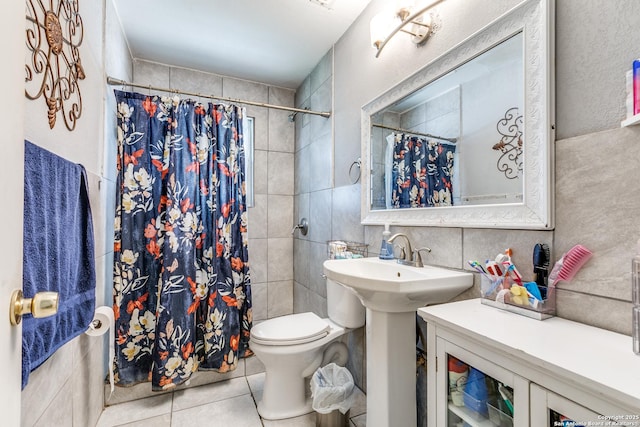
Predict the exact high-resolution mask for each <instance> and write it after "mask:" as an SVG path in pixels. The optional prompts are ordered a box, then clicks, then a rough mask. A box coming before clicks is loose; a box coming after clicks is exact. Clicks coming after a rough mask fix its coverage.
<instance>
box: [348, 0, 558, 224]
mask: <svg viewBox="0 0 640 427" xmlns="http://www.w3.org/2000/svg"><path fill="white" fill-rule="evenodd" d="M553 11H554V4H553V0H525V1H523V2H522V3H520V4H519V5H518V6H516V7H515V8H513V9H512V10H510V11H509V12H507V13H506V14H504V15H503V16H501V17H499V18H498V19H496V20H495V21H493V22H492V23H490V24H489V25H487V26H486V27H484V28H483V29H481V30H480V31H478V32H477V33H475V34H473V35H472V36H471V37H469V38H468V39H466V40H465V41H463V42H462V43H460V44H459V45H457V46H455V47H453V48H452V49H451V50H449V51H448V52H446V53H445V54H443V55H442V56H440V57H439V58H437V59H435V60H434V61H432V62H431V63H429V64H427V65H426V66H425V67H424V68H422V69H421V70H419V71H417V72H416V73H414V74H413V75H412V76H410V77H409V78H407V79H406V80H404V81H403V82H401V83H400V84H398V85H397V86H395V87H393V88H391V89H390V90H388V91H387V92H385V93H383V94H382V95H380V96H378V97H377V98H375V99H374V100H373V101H371V102H370V103H368V104H367V105H365V106H364V107H363V108H362V124H361V126H362V127H361V129H362V165H363V167H362V174H363V176H362V182H363V191H362V210H361V212H362V223H363V224H384V223H390V224H398V225H424V226H443V227H479V228H522V229H550V228H553V187H552V185H553V140H554V131H553V129H554V111H553V108H554V102H553V46H554V41H553V33H552V31H553Z"/></svg>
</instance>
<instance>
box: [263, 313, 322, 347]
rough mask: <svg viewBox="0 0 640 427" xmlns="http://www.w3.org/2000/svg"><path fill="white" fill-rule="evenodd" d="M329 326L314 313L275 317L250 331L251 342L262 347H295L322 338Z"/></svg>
mask: <svg viewBox="0 0 640 427" xmlns="http://www.w3.org/2000/svg"><path fill="white" fill-rule="evenodd" d="M330 330H331V326H330V325H329V323H327V321H326V320H324V319H321V318H320V317H318V316H317V315H316V314H315V313H311V312H309V313H297V314H289V315H286V316H281V317H275V318H273V319H269V320H266V321H264V322H261V323H258V324H257V325H255V326H254V327H253V328H252V329H251V340H252V341H254V342H255V343H258V344H262V345H296V344H304V343H308V342H312V341H316V340H319V339H320V338H324V337H325V336H327V335H328V334H329V331H330Z"/></svg>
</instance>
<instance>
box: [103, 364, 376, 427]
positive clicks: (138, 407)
mask: <svg viewBox="0 0 640 427" xmlns="http://www.w3.org/2000/svg"><path fill="white" fill-rule="evenodd" d="M263 384H264V373H260V374H255V375H250V376H247V377H239V378H232V379H229V380H225V381H220V382H216V383H213V384H208V385H203V386H199V387H192V388H188V389H184V390H179V391H175V392H173V393H168V394H163V395H159V396H154V397H148V398H145V399H138V400H134V401H131V402H126V403H121V404H118V405H113V406H109V407H107V408H106V409H105V410H104V411H103V412H102V415H101V416H100V419H99V420H98V424H97V426H96V427H116V426H117V427H186V426H193V425H203V426H204V425H206V426H207V427H218V426H220V427H226V426H234V427H276V426H277V427H315V425H316V424H315V422H316V421H315V420H316V418H315V413H311V414H307V415H303V416H301V417H297V418H290V419H287V420H279V421H268V420H263V419H261V418H260V416H259V415H258V411H257V409H256V401H259V400H260V397H261V395H262V387H263ZM355 393H356V396H355V401H354V404H353V407H352V408H351V411H350V414H349V415H350V417H351V418H350V425H351V427H365V426H366V413H365V412H366V396H365V394H364V393H363V392H362V391H361V390H359V389H356V391H355ZM207 420H209V421H207Z"/></svg>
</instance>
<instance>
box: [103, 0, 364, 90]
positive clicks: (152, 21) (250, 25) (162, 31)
mask: <svg viewBox="0 0 640 427" xmlns="http://www.w3.org/2000/svg"><path fill="white" fill-rule="evenodd" d="M113 1H114V4H115V6H116V10H117V12H118V15H119V17H120V20H121V22H122V27H123V29H124V32H125V35H126V37H127V40H128V42H129V47H130V49H131V54H132V55H133V57H134V58H135V59H144V60H148V61H154V62H159V63H163V64H167V65H178V66H181V67H185V68H192V69H195V70H201V71H206V72H211V73H216V74H221V75H227V76H233V77H237V78H241V79H246V80H252V81H256V82H261V83H266V84H271V85H276V86H281V87H287V88H292V89H295V88H297V87H298V86H299V85H300V83H302V81H303V80H304V78H305V77H306V76H307V75H308V74H309V73H310V72H311V71H312V70H313V68H314V67H315V65H316V64H317V63H318V62H319V61H320V59H321V58H322V57H323V56H324V55H325V53H327V51H328V50H329V49H330V48H331V46H332V45H333V44H334V43H335V42H336V41H337V40H338V39H339V38H340V37H341V36H342V34H343V33H344V32H345V31H346V30H347V28H349V26H350V25H351V23H352V22H353V21H354V20H355V18H356V17H357V16H358V15H359V14H360V13H361V12H362V10H363V9H364V8H365V7H366V5H367V4H368V3H369V0H232V1H230V0H183V1H176V0H135V1H132V0H113Z"/></svg>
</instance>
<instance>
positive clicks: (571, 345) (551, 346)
mask: <svg viewBox="0 0 640 427" xmlns="http://www.w3.org/2000/svg"><path fill="white" fill-rule="evenodd" d="M418 314H419V315H420V316H421V317H422V318H424V320H425V321H426V322H427V323H430V324H434V325H436V326H437V327H438V328H444V329H446V330H450V331H451V332H453V333H456V334H458V335H461V336H466V337H469V338H471V339H475V340H477V341H480V342H483V343H486V344H487V345H490V346H491V347H495V350H496V351H498V352H506V353H505V354H511V355H514V356H515V357H518V358H520V359H523V360H525V361H527V362H528V363H529V364H533V365H535V366H538V367H541V368H544V369H545V370H546V371H548V372H550V373H552V374H555V375H557V376H558V378H567V379H571V380H573V381H575V382H578V381H579V383H580V384H584V386H585V387H587V388H589V389H591V390H594V391H596V392H597V393H602V394H603V395H607V396H610V397H612V398H613V399H615V400H616V401H619V402H620V403H623V404H624V405H625V406H626V407H628V408H637V410H638V412H637V413H640V356H638V355H636V354H635V353H633V350H632V339H631V337H629V336H627V335H622V334H618V333H615V332H610V331H607V330H604V329H600V328H595V327H593V326H588V325H585V324H582V323H577V322H572V321H569V320H566V319H561V318H558V317H553V318H551V319H547V320H542V321H541V320H535V319H531V318H528V317H524V316H521V315H518V314H515V313H511V312H507V311H504V310H500V309H498V308H495V307H490V306H488V305H484V304H481V302H480V299H474V300H466V301H459V302H454V303H448V304H441V305H434V306H431V307H424V308H420V309H418ZM629 319H630V320H631V313H629Z"/></svg>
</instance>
